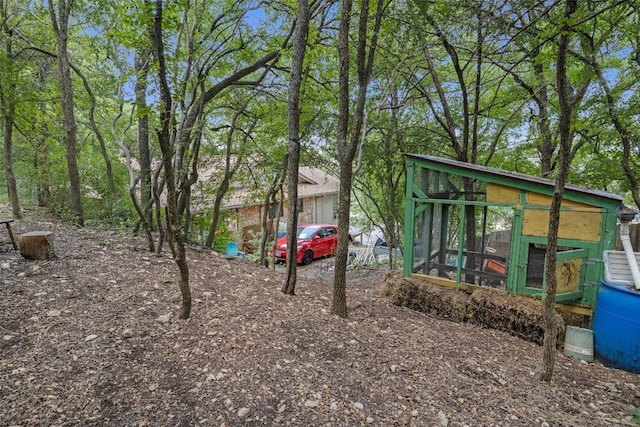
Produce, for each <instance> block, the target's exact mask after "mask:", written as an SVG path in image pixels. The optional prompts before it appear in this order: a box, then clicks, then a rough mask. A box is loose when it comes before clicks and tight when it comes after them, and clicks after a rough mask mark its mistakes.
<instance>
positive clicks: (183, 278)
mask: <svg viewBox="0 0 640 427" xmlns="http://www.w3.org/2000/svg"><path fill="white" fill-rule="evenodd" d="M145 1H146V4H147V7H148V10H149V13H152V14H153V21H152V22H153V24H152V26H151V28H149V37H150V39H151V46H152V53H153V56H154V58H155V61H156V62H157V70H158V71H157V77H158V81H159V84H160V127H159V129H158V130H157V136H158V142H159V144H160V150H161V151H162V165H163V169H164V176H165V182H166V185H167V206H166V215H167V233H168V237H169V244H170V246H171V249H172V251H173V256H174V260H175V262H176V264H177V265H178V269H179V270H180V293H181V294H182V308H181V311H180V318H181V319H188V318H189V316H190V315H191V287H190V286H189V265H188V263H187V257H186V250H185V238H184V234H183V233H182V230H181V227H180V217H179V216H178V207H177V199H178V196H177V193H176V183H175V175H174V169H173V167H174V165H173V155H174V152H173V150H174V148H173V146H172V144H171V126H172V118H171V117H172V105H173V100H172V97H171V89H170V87H169V82H168V73H167V65H166V58H165V50H164V37H163V33H162V31H163V29H162V24H163V4H162V0H157V1H156V2H155V3H156V4H155V10H154V9H153V7H152V4H151V3H150V2H149V0H145Z"/></svg>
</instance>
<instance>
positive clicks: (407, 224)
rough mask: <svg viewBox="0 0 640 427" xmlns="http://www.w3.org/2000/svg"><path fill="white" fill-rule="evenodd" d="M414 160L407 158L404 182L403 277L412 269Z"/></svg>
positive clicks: (414, 203) (414, 205)
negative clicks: (405, 180)
mask: <svg viewBox="0 0 640 427" xmlns="http://www.w3.org/2000/svg"><path fill="white" fill-rule="evenodd" d="M414 164H415V163H414V162H413V161H411V160H407V162H406V167H407V178H406V179H407V182H406V198H405V205H404V230H405V233H404V256H403V260H402V275H403V276H404V277H409V276H411V273H412V271H411V270H412V269H413V246H414V239H415V232H416V228H415V217H416V216H415V209H416V202H415V200H413V187H414V177H415V175H414V174H415V169H414Z"/></svg>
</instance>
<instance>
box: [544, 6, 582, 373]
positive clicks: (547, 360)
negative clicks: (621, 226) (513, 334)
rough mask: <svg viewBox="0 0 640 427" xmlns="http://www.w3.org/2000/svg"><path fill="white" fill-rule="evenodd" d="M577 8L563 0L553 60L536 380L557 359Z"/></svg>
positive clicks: (552, 365)
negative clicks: (553, 159) (550, 181)
mask: <svg viewBox="0 0 640 427" xmlns="http://www.w3.org/2000/svg"><path fill="white" fill-rule="evenodd" d="M577 7H578V4H577V0H566V9H565V18H566V19H565V21H564V24H563V25H562V27H563V28H561V32H560V37H559V40H558V57H557V63H556V83H557V86H558V102H559V106H560V118H559V124H558V133H559V136H560V151H559V153H558V161H559V163H558V176H557V178H556V185H555V190H554V193H553V197H552V199H551V207H550V209H549V233H548V236H547V258H546V262H545V278H546V284H547V287H546V290H545V296H544V300H543V316H544V324H545V330H544V339H543V346H544V348H543V356H542V366H541V367H540V370H539V373H538V375H539V379H540V380H541V381H545V382H549V381H551V378H552V377H553V370H554V366H555V360H556V351H557V349H556V342H557V338H556V337H557V334H558V323H557V317H556V314H557V313H556V290H557V284H558V279H557V277H556V264H557V252H558V230H559V228H560V227H559V226H560V206H561V204H562V194H563V192H564V186H565V182H566V180H567V176H568V175H569V166H570V162H571V142H572V139H573V136H572V132H571V117H572V115H573V108H574V105H575V104H574V102H575V101H574V100H572V96H571V89H570V84H569V80H568V76H567V53H568V50H569V32H570V28H569V25H568V24H567V22H568V21H569V18H570V17H571V16H572V15H573V14H574V13H575V11H576V9H577Z"/></svg>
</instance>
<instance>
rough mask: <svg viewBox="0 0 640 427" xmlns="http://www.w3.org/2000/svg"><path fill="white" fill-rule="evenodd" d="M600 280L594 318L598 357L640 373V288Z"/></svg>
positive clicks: (616, 365) (595, 343) (600, 359)
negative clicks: (634, 288) (637, 289)
mask: <svg viewBox="0 0 640 427" xmlns="http://www.w3.org/2000/svg"><path fill="white" fill-rule="evenodd" d="M600 283H601V284H602V286H600V289H599V290H598V300H597V305H596V311H595V314H594V319H593V335H594V337H593V339H594V350H595V357H596V359H598V360H599V361H600V362H602V364H603V365H605V366H609V367H611V368H617V369H623V370H625V371H628V372H632V373H640V292H636V291H634V290H631V289H629V288H627V286H625V285H615V284H611V283H607V282H605V281H604V280H601V281H600Z"/></svg>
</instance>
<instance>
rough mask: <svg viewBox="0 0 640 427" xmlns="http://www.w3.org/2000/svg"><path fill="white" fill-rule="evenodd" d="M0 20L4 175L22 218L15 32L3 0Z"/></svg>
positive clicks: (15, 209)
mask: <svg viewBox="0 0 640 427" xmlns="http://www.w3.org/2000/svg"><path fill="white" fill-rule="evenodd" d="M0 20H1V21H2V32H3V33H4V34H5V36H6V41H5V54H6V55H7V64H6V65H5V70H4V73H5V74H4V75H5V78H4V80H5V81H4V82H2V83H0V107H1V109H2V122H3V128H4V135H3V136H4V156H3V158H2V162H3V164H4V175H5V178H6V180H7V190H8V192H9V200H10V202H11V210H12V212H13V216H14V218H21V217H22V210H21V209H20V200H19V198H18V186H17V185H16V177H15V174H14V173H13V128H14V124H15V117H16V102H15V94H16V84H15V75H14V73H15V70H14V66H13V61H14V55H13V40H12V37H13V30H12V29H11V28H9V26H8V24H7V16H6V9H5V5H4V2H3V0H0Z"/></svg>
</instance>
